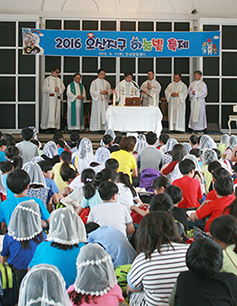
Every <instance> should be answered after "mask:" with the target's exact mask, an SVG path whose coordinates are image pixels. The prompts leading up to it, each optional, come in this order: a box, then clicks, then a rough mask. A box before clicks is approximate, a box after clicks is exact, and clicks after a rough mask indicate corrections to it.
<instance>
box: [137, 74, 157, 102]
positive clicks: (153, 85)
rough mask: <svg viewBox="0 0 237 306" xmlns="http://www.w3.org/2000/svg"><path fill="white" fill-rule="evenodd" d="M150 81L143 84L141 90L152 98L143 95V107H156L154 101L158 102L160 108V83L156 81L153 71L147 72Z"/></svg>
mask: <svg viewBox="0 0 237 306" xmlns="http://www.w3.org/2000/svg"><path fill="white" fill-rule="evenodd" d="M147 76H148V80H146V81H145V82H143V83H142V86H141V89H142V90H143V92H145V93H148V94H149V95H150V96H151V97H149V96H148V95H146V94H145V93H143V94H142V99H143V100H142V105H143V106H148V105H149V106H154V99H155V100H156V106H159V100H160V91H161V86H160V83H159V82H157V81H156V79H155V74H154V71H153V70H148V72H147Z"/></svg>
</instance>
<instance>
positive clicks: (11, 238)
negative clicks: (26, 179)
mask: <svg viewBox="0 0 237 306" xmlns="http://www.w3.org/2000/svg"><path fill="white" fill-rule="evenodd" d="M46 238H47V236H46V234H45V233H44V232H43V231H42V227H41V213H40V209H39V205H38V204H37V203H36V202H35V201H34V200H29V201H24V202H21V203H20V204H18V205H17V206H16V208H15V209H14V211H13V214H12V216H11V219H10V223H9V227H8V233H7V234H6V235H5V237H4V240H3V250H2V252H1V257H0V259H1V262H2V263H3V262H7V263H8V264H12V265H13V266H14V267H15V268H17V269H28V265H29V263H30V261H31V259H32V258H33V256H34V253H35V251H36V248H37V246H38V245H39V244H40V243H41V242H42V241H44V240H45V239H46Z"/></svg>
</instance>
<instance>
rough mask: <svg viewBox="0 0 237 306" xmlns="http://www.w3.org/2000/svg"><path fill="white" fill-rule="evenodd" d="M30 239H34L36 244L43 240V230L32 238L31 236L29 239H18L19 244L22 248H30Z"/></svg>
mask: <svg viewBox="0 0 237 306" xmlns="http://www.w3.org/2000/svg"><path fill="white" fill-rule="evenodd" d="M30 240H31V241H34V242H35V243H36V244H40V243H41V242H42V241H43V240H44V236H43V232H40V233H39V234H38V235H36V236H35V237H34V238H31V239H29V240H23V241H20V243H21V246H22V248H23V249H24V250H27V249H28V248H30Z"/></svg>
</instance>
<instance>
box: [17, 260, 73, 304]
mask: <svg viewBox="0 0 237 306" xmlns="http://www.w3.org/2000/svg"><path fill="white" fill-rule="evenodd" d="M33 305H34V306H71V305H72V304H71V302H70V299H69V297H68V294H67V291H66V288H65V281H64V279H63V277H62V274H61V273H60V272H59V270H58V268H57V267H55V266H53V265H47V264H41V265H37V266H34V267H33V269H32V270H30V271H29V272H28V273H27V274H26V276H25V277H24V279H23V281H22V283H21V286H20V294H19V301H18V306H33Z"/></svg>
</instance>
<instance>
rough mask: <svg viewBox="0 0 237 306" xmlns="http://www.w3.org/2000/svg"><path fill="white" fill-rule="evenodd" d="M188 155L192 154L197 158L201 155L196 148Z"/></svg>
mask: <svg viewBox="0 0 237 306" xmlns="http://www.w3.org/2000/svg"><path fill="white" fill-rule="evenodd" d="M189 154H192V155H194V156H196V157H197V158H199V157H200V155H201V150H200V149H198V148H196V149H192V150H190V152H189Z"/></svg>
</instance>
